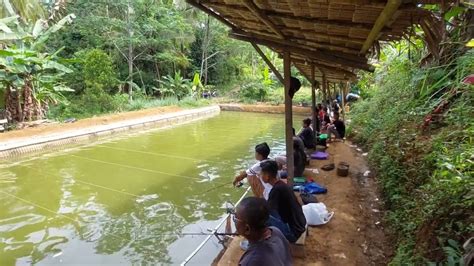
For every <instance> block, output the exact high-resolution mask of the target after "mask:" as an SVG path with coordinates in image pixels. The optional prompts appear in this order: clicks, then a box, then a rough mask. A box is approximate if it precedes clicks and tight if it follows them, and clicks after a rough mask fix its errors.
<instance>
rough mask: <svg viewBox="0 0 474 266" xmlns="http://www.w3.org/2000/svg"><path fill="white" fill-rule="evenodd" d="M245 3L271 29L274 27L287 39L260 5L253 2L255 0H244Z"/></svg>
mask: <svg viewBox="0 0 474 266" xmlns="http://www.w3.org/2000/svg"><path fill="white" fill-rule="evenodd" d="M243 4H244V5H245V6H246V7H247V8H248V9H249V10H250V11H251V12H252V13H253V14H254V15H255V16H256V17H257V18H258V19H259V20H260V21H261V22H263V23H265V25H267V26H268V27H269V28H270V29H272V31H273V32H275V33H276V35H278V37H280V38H281V39H285V35H283V32H281V30H280V29H278V28H277V27H276V26H275V24H273V22H271V20H270V19H269V18H268V17H267V15H265V14H264V13H263V12H262V11H261V10H260V9H259V8H258V6H257V5H256V4H255V3H254V2H253V0H244V1H243Z"/></svg>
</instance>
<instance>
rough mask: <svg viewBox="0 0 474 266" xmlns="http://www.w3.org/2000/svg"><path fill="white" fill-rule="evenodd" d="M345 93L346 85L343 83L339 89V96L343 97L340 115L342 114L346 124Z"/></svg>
mask: <svg viewBox="0 0 474 266" xmlns="http://www.w3.org/2000/svg"><path fill="white" fill-rule="evenodd" d="M346 84H347V83H346ZM344 91H345V89H344V85H343V84H342V82H341V85H340V89H339V94H340V95H341V105H342V106H341V112H340V113H341V114H342V121H344V122H346V108H345V102H346V100H345V98H346V95H345V93H344Z"/></svg>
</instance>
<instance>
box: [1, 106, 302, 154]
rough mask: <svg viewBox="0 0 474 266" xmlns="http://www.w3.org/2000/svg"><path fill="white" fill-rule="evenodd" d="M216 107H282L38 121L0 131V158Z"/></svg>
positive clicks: (192, 116) (279, 109)
mask: <svg viewBox="0 0 474 266" xmlns="http://www.w3.org/2000/svg"><path fill="white" fill-rule="evenodd" d="M220 110H223V111H237V112H256V113H271V114H283V113H284V112H285V107H284V106H283V105H275V106H274V105H245V104H219V105H218V106H217V105H215V106H211V107H204V108H197V109H191V110H183V109H181V108H179V107H176V106H167V107H158V108H151V109H146V110H140V111H133V112H124V113H117V114H109V115H104V116H99V117H92V118H86V119H81V120H78V121H77V122H75V123H54V124H41V125H38V126H36V127H30V128H25V129H21V130H13V131H9V132H6V133H2V134H0V159H5V158H10V157H14V156H20V155H25V154H32V153H36V152H42V151H44V150H53V149H56V148H61V147H64V145H67V144H84V143H87V142H90V141H92V140H97V139H99V138H101V137H104V136H110V135H114V134H116V133H118V132H125V131H128V130H132V129H139V128H148V127H157V128H161V127H166V126H172V125H176V124H180V123H183V122H189V121H194V120H196V119H201V118H205V117H209V116H212V115H214V114H216V113H218V112H219V111H220ZM310 112H311V108H310V107H300V106H294V107H293V113H294V114H295V115H298V114H299V115H301V114H304V115H307V114H309V113H310Z"/></svg>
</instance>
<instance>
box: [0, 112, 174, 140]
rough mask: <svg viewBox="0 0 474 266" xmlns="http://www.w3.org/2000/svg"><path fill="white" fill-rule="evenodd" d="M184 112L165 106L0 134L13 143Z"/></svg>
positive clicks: (41, 125) (42, 125)
mask: <svg viewBox="0 0 474 266" xmlns="http://www.w3.org/2000/svg"><path fill="white" fill-rule="evenodd" d="M180 110H182V109H181V108H179V107H177V106H165V107H158V108H151V109H145V110H139V111H133V112H124V113H117V114H107V115H103V116H97V117H92V118H86V119H81V120H78V121H76V122H74V123H45V124H40V125H37V126H35V127H28V128H24V129H21V130H12V131H8V132H5V133H0V142H1V141H11V140H13V139H25V138H30V137H38V136H41V135H48V134H52V133H59V132H66V131H71V130H76V129H84V128H87V127H93V126H99V125H106V124H109V123H113V122H119V121H124V120H132V119H138V118H143V117H146V116H152V115H157V114H164V113H171V112H177V111H180Z"/></svg>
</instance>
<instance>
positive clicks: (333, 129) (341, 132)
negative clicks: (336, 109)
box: [328, 113, 346, 140]
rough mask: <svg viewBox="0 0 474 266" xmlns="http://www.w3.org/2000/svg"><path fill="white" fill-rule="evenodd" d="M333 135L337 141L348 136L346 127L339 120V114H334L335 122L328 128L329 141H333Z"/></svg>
mask: <svg viewBox="0 0 474 266" xmlns="http://www.w3.org/2000/svg"><path fill="white" fill-rule="evenodd" d="M331 133H332V134H334V136H335V138H336V139H344V137H345V135H346V125H345V124H344V122H343V121H341V120H339V113H334V121H333V122H332V124H331V125H329V126H328V139H329V140H330V139H331Z"/></svg>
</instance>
